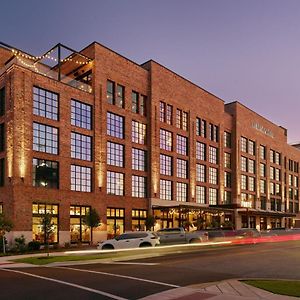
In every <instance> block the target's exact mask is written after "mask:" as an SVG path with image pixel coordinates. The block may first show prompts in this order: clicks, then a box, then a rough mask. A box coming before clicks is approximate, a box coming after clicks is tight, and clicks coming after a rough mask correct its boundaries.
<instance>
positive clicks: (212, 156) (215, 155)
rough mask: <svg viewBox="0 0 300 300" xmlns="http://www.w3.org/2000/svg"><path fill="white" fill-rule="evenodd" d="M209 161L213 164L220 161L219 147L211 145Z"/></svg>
mask: <svg viewBox="0 0 300 300" xmlns="http://www.w3.org/2000/svg"><path fill="white" fill-rule="evenodd" d="M209 162H210V163H212V164H217V163H218V149H217V148H215V147H213V146H209Z"/></svg>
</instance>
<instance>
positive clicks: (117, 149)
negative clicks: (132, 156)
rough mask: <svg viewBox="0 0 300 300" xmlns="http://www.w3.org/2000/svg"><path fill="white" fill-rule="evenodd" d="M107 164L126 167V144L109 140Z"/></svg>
mask: <svg viewBox="0 0 300 300" xmlns="http://www.w3.org/2000/svg"><path fill="white" fill-rule="evenodd" d="M107 164H109V165H111V166H117V167H124V145H121V144H117V143H112V142H107Z"/></svg>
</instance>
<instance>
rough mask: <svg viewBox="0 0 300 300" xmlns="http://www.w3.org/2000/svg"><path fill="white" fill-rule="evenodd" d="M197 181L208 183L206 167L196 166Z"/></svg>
mask: <svg viewBox="0 0 300 300" xmlns="http://www.w3.org/2000/svg"><path fill="white" fill-rule="evenodd" d="M196 180H197V181H200V182H205V181H206V166H205V165H200V164H197V165H196Z"/></svg>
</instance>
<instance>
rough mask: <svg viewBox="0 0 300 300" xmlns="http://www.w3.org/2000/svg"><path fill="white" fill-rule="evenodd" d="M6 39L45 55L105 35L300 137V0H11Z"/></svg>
mask: <svg viewBox="0 0 300 300" xmlns="http://www.w3.org/2000/svg"><path fill="white" fill-rule="evenodd" d="M0 40H1V41H3V42H6V43H8V44H11V45H12V46H15V47H18V48H21V49H23V50H26V51H28V52H30V53H32V54H35V55H39V54H41V53H42V52H44V51H46V50H48V49H50V48H51V47H52V46H53V45H54V44H56V43H58V42H61V43H63V44H66V45H68V46H70V47H72V48H74V49H76V50H80V49H81V48H83V47H85V46H86V45H87V44H89V43H91V42H92V41H98V42H100V43H102V44H104V45H106V46H107V47H109V48H111V49H113V50H115V51H117V52H119V53H121V54H122V55H124V56H126V57H128V58H130V59H132V60H134V61H136V62H138V63H142V62H144V61H146V60H148V59H150V58H152V59H154V60H156V61H158V62H160V63H161V64H163V65H165V66H166V67H168V68H170V69H172V70H173V71H175V72H177V73H179V74H181V75H182V76H184V77H186V78H188V79H190V80H191V81H193V82H195V83H196V84H198V85H200V86H202V87H203V88H205V89H207V90H209V91H210V92H212V93H214V94H215V95H217V96H219V97H220V98H222V99H224V100H225V101H226V102H230V101H234V100H238V101H240V102H242V103H243V104H245V105H246V106H248V107H249V108H251V109H253V110H254V111H256V112H258V113H259V114H261V115H263V116H265V117H266V118H268V119H270V120H271V121H273V122H274V123H276V124H278V125H282V126H284V127H286V128H287V129H288V140H289V141H290V142H295V141H300V131H299V130H298V129H299V128H298V127H299V117H298V114H299V112H300V101H299V100H300V84H299V81H300V76H299V75H300V74H299V73H300V1H298V0H285V1H283V0H281V1H277V0H251V1H250V0H248V1H246V0H218V1H217V0H207V1H202V0H195V1H189V0H181V1H176V0H158V1H156V0H151V1H146V0H119V1H117V0H107V1H101V0H94V1H89V0H85V1H83V0H81V1H79V0H72V1H68V0H60V1H58V0H51V1H42V0H36V1H33V0H27V1H16V0H10V1H3V3H1V16H0Z"/></svg>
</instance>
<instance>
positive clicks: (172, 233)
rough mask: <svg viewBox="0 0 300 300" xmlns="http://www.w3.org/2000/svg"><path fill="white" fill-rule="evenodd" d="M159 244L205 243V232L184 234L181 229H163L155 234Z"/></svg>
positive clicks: (206, 236)
mask: <svg viewBox="0 0 300 300" xmlns="http://www.w3.org/2000/svg"><path fill="white" fill-rule="evenodd" d="M156 233H157V235H158V236H159V238H160V243H161V244H162V245H163V244H186V243H188V244H190V243H201V242H206V241H207V238H208V235H207V231H192V232H186V231H184V228H183V227H174V228H164V229H160V230H158V231H157V232H156Z"/></svg>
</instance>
